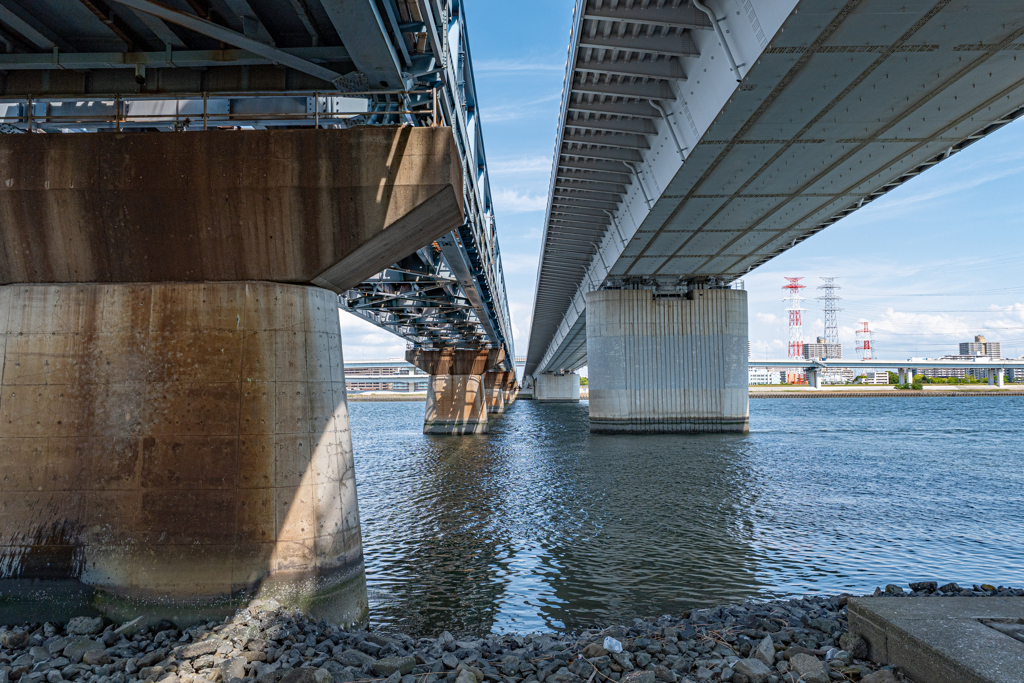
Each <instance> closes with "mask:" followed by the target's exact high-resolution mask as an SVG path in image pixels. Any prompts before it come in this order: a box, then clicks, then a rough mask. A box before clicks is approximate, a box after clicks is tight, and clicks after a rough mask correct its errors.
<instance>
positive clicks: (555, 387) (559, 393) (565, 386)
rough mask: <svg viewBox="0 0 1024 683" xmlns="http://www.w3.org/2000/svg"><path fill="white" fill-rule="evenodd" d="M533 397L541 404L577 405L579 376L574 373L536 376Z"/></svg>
mask: <svg viewBox="0 0 1024 683" xmlns="http://www.w3.org/2000/svg"><path fill="white" fill-rule="evenodd" d="M533 396H534V398H535V399H536V400H538V401H540V402H541V403H579V400H580V376H579V375H577V374H576V373H575V372H566V373H562V374H542V375H538V376H537V382H536V388H535V389H534V394H533Z"/></svg>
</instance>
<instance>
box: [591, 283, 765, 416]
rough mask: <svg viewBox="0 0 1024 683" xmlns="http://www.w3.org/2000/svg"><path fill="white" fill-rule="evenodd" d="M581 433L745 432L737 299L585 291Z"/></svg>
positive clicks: (696, 293) (720, 292)
mask: <svg viewBox="0 0 1024 683" xmlns="http://www.w3.org/2000/svg"><path fill="white" fill-rule="evenodd" d="M587 365H588V368H589V377H590V430H591V431H592V432H606V433H665V432H746V431H747V430H748V429H749V396H748V377H747V293H746V292H745V291H743V290H735V289H696V290H691V291H690V292H688V293H686V294H685V295H681V296H680V295H674V296H659V297H656V296H655V293H654V292H653V291H651V290H647V289H633V290H626V289H604V290H597V291H593V292H590V293H588V294H587Z"/></svg>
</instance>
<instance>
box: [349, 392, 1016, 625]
mask: <svg viewBox="0 0 1024 683" xmlns="http://www.w3.org/2000/svg"><path fill="white" fill-rule="evenodd" d="M750 408H751V415H750V424H751V433H750V434H748V435H744V436H737V435H696V436H670V435H658V436H644V437H633V436H610V435H592V434H590V432H589V425H588V422H587V405H586V404H585V403H584V404H580V405H571V404H568V405H567V404H547V405H541V404H537V403H535V402H532V401H531V402H528V401H520V402H518V403H516V404H515V405H514V406H513V407H512V408H511V410H510V411H509V412H508V413H507V414H506V415H504V416H501V417H499V418H497V419H496V420H494V422H492V429H491V433H490V434H488V435H481V436H468V437H431V436H424V435H423V434H421V433H420V430H421V425H422V419H423V415H422V411H423V404H422V403H353V404H351V406H350V410H351V414H352V433H353V442H354V446H355V453H356V479H357V482H358V493H359V505H360V516H361V519H362V530H363V544H364V554H365V556H366V562H367V581H368V586H369V590H370V611H371V620H372V621H373V623H374V624H376V625H380V626H388V627H395V628H401V629H404V630H406V631H408V632H413V633H422V634H436V633H438V632H440V631H441V630H443V629H448V630H450V631H453V632H456V631H458V632H464V633H480V632H486V631H491V630H494V631H503V630H515V631H530V630H538V629H555V630H574V629H578V628H580V627H582V626H586V625H591V624H608V623H614V622H621V621H628V620H631V619H632V618H633V617H634V616H637V615H660V614H665V613H673V612H679V611H681V610H683V609H688V608H691V607H694V606H699V605H706V604H713V603H718V602H723V601H732V600H742V599H743V598H746V597H750V596H762V597H769V596H771V597H781V596H786V595H793V594H797V593H809V592H815V593H818V592H825V593H830V592H839V591H852V592H866V591H870V590H872V589H873V588H874V587H875V586H876V585H879V584H885V583H889V582H900V583H903V582H906V581H908V580H914V579H924V578H927V579H935V580H939V581H947V580H957V581H962V582H964V583H975V582H982V581H985V582H989V583H995V584H1000V583H1002V584H1006V585H1020V584H1022V583H1024V516H1022V515H1021V512H1020V511H1021V503H1022V502H1024V456H1022V454H1021V450H1020V446H1019V441H1020V439H1019V434H1020V427H1019V425H1020V423H1021V417H1022V416H1024V398H1020V399H1019V398H1002V397H991V398H982V397H976V398H929V399H918V400H910V399H899V398H871V399H813V400H812V399H807V400H800V399H795V400H794V399H786V400H770V399H769V400H763V399H762V400H757V401H752V402H751V406H750Z"/></svg>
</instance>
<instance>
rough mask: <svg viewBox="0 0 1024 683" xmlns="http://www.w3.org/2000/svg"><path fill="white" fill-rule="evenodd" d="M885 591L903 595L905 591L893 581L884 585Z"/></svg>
mask: <svg viewBox="0 0 1024 683" xmlns="http://www.w3.org/2000/svg"><path fill="white" fill-rule="evenodd" d="M885 593H886V595H905V591H904V590H903V589H902V588H901V587H899V586H897V585H896V584H895V583H890V584H888V585H886V587H885Z"/></svg>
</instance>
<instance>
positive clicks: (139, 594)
mask: <svg viewBox="0 0 1024 683" xmlns="http://www.w3.org/2000/svg"><path fill="white" fill-rule="evenodd" d="M453 147H454V145H453V140H452V132H451V130H450V129H447V128H413V127H380V128H359V129H351V130H312V129H306V130H279V131H235V132H227V131H223V132H215V131H210V132H206V133H203V132H196V133H183V134H165V133H131V134H121V135H117V134H97V135H7V136H0V166H2V167H3V168H5V169H7V170H6V171H5V173H7V177H5V181H6V182H3V183H0V244H2V246H3V249H2V255H0V273H2V284H3V285H4V286H0V300H2V301H0V304H2V305H0V312H2V313H3V315H2V316H0V367H2V370H3V373H2V377H3V379H2V381H0V386H2V389H3V391H2V392H0V416H2V417H0V511H2V512H0V515H2V517H0V519H2V524H0V528H2V532H0V585H2V586H3V592H4V594H5V596H6V598H5V599H8V598H9V599H10V600H12V601H13V603H12V602H8V603H5V604H7V605H8V606H9V607H10V609H16V608H18V602H17V601H18V598H20V597H24V598H25V599H26V601H27V602H26V603H25V604H24V605H23V607H24V609H25V610H27V611H25V612H24V613H22V612H16V613H17V614H18V615H19V616H18V617H17V618H21V617H22V616H23V617H24V618H30V617H32V616H33V615H36V616H38V615H39V614H45V615H46V616H47V618H63V617H67V618H70V617H71V616H74V615H75V614H78V613H80V612H81V610H82V609H84V608H85V607H83V605H82V604H81V600H78V601H76V600H70V599H69V598H68V595H71V596H78V597H79V598H81V599H82V600H85V601H87V602H90V603H91V605H89V606H87V607H89V608H90V609H100V610H102V611H104V612H106V613H108V614H111V615H114V616H126V615H127V614H129V613H134V612H137V611H138V610H139V609H145V610H147V611H149V612H150V613H161V614H167V615H168V616H172V617H173V618H175V619H177V620H178V623H190V622H194V621H195V620H201V619H205V618H207V617H209V616H210V615H212V614H225V613H229V612H231V611H233V610H234V609H235V608H236V607H237V606H238V605H239V604H244V601H245V600H247V599H248V598H250V597H251V596H253V595H256V594H263V595H272V596H275V597H278V598H280V599H282V600H285V601H287V602H289V603H292V604H295V605H299V606H302V607H306V608H309V609H310V610H311V611H313V612H315V613H319V614H323V615H324V616H329V617H330V618H332V619H335V620H338V621H344V622H354V621H359V620H361V619H362V618H364V617H365V614H366V596H365V583H364V580H363V578H362V575H361V572H362V549H361V539H360V532H359V516H358V509H357V505H356V495H355V479H354V473H353V461H352V445H351V436H350V433H349V425H348V409H347V403H346V398H345V383H344V365H343V360H342V348H341V335H340V329H339V319H338V316H339V313H338V296H337V293H338V292H341V291H345V290H346V289H348V288H350V287H352V286H354V285H356V284H358V283H360V282H361V281H363V280H365V279H366V278H368V277H369V276H370V275H372V274H373V273H376V272H377V271H379V270H381V269H382V268H384V267H385V266H387V265H388V264H392V263H394V262H395V261H396V260H400V259H402V258H405V257H407V256H408V255H409V254H410V253H412V252H413V251H414V250H415V249H416V247H417V246H419V245H422V244H429V243H430V242H431V241H432V240H435V239H437V238H439V237H440V236H441V235H443V234H445V233H447V232H450V231H452V230H453V229H455V228H457V227H458V226H459V225H462V223H463V221H464V213H463V208H462V196H463V195H462V178H461V169H460V167H459V165H458V163H457V161H456V160H457V155H456V153H455V151H454V149H453ZM40 582H41V583H40ZM85 589H88V590H87V591H86V592H84V593H83V590H85ZM94 590H95V591H98V592H96V593H95V594H93V593H91V592H89V591H94ZM40 598H43V599H44V601H43V605H42V607H40V608H39V611H33V610H34V609H36V606H37V601H38V600H39V599H40ZM12 605H13V606H12ZM5 609H6V608H5ZM54 610H57V612H55V611H54ZM61 610H63V612H61ZM58 612H60V614H58ZM62 614H63V617H62V616H61V615H62Z"/></svg>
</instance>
